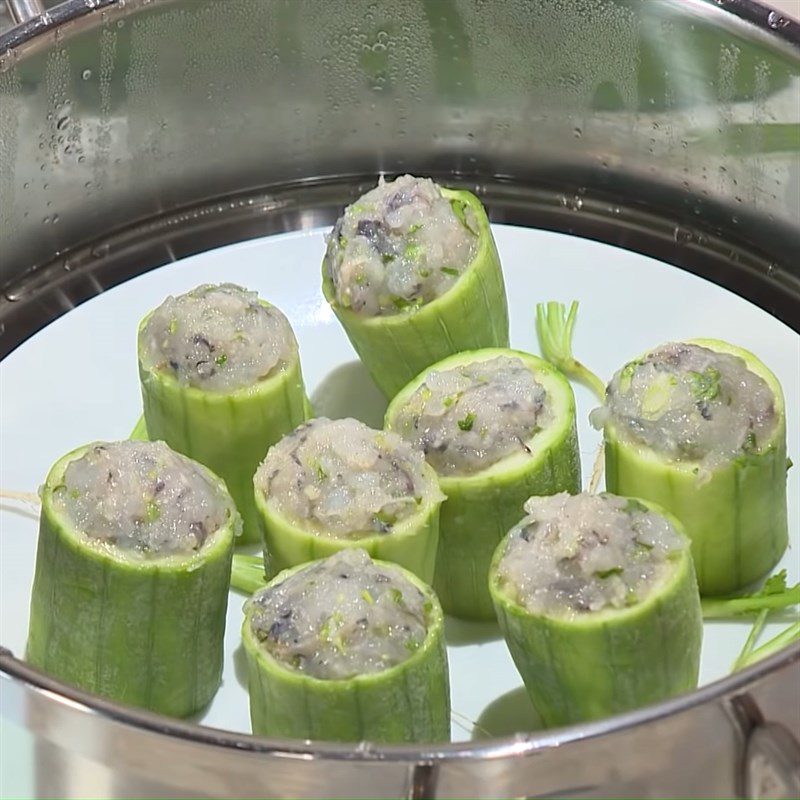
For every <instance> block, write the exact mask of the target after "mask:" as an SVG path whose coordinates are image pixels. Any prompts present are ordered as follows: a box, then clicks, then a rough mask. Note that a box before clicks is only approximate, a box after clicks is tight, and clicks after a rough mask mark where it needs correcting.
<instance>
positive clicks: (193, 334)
mask: <svg viewBox="0 0 800 800" xmlns="http://www.w3.org/2000/svg"><path fill="white" fill-rule="evenodd" d="M139 344H140V353H141V358H142V362H143V364H144V365H145V366H146V367H147V368H148V369H153V370H158V371H160V372H166V373H168V374H170V375H172V376H173V377H174V378H175V379H176V380H177V381H178V382H179V383H181V384H183V385H186V386H194V387H197V388H199V389H203V390H205V391H210V392H234V391H237V390H239V389H243V388H245V387H248V386H252V385H253V384H255V383H257V382H258V381H261V380H264V379H265V378H268V377H270V376H272V375H274V374H275V373H276V372H277V371H279V370H280V369H282V368H283V366H284V365H285V364H287V363H288V362H289V361H290V360H291V359H292V358H294V357H295V355H296V352H297V342H296V341H295V338H294V334H293V333H292V329H291V327H290V326H289V322H288V320H287V319H286V317H285V316H284V315H283V314H282V313H281V312H280V311H279V310H278V309H277V308H275V307H274V306H266V305H264V304H263V303H261V302H260V301H259V299H258V295H257V294H256V293H255V292H249V291H247V290H246V289H242V288H241V287H239V286H235V285H234V284H231V283H223V284H220V285H219V286H213V285H209V284H205V285H203V286H198V287H197V288H196V289H193V290H192V291H190V292H187V293H186V294H182V295H180V296H178V297H168V298H167V299H166V300H165V301H164V302H163V303H162V304H161V305H160V306H159V307H158V308H157V309H156V310H155V311H154V312H153V313H152V314H151V315H150V318H149V319H148V321H147V323H146V325H145V327H144V329H143V330H142V332H141V334H140V342H139Z"/></svg>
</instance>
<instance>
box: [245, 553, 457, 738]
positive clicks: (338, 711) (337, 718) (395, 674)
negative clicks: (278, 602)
mask: <svg viewBox="0 0 800 800" xmlns="http://www.w3.org/2000/svg"><path fill="white" fill-rule="evenodd" d="M376 563H378V564H380V563H381V562H376ZM304 566H306V565H302V566H300V567H295V568H293V569H291V570H287V571H286V572H283V573H281V574H279V575H278V576H277V577H276V578H275V579H274V580H273V581H271V584H275V583H280V582H282V581H283V580H285V579H286V578H288V577H289V576H290V575H292V574H294V573H296V572H298V571H299V570H301V569H303V567H304ZM404 576H405V577H406V578H407V579H408V580H409V581H411V582H412V583H413V584H414V585H415V586H418V587H419V588H420V589H421V590H422V591H423V592H424V594H425V596H426V598H427V599H428V600H429V601H430V602H431V610H430V612H429V613H428V620H427V622H428V631H427V635H426V637H425V641H424V642H423V643H422V645H421V647H420V648H419V650H417V651H416V652H415V653H413V654H412V655H411V656H409V658H408V659H407V660H406V661H404V662H402V663H401V664H397V665H396V666H394V667H390V668H389V669H386V670H384V671H383V672H376V673H370V674H365V675H357V676H355V677H353V678H348V679H346V680H322V679H319V678H314V677H311V676H309V675H305V674H303V673H302V672H298V671H296V670H293V669H291V668H290V667H287V666H284V665H283V664H282V663H280V662H279V661H278V660H277V659H275V658H273V656H272V655H271V654H270V653H268V652H267V651H266V650H265V649H264V648H263V647H261V645H260V644H259V642H258V640H257V638H256V637H255V635H254V634H253V631H252V627H251V618H250V616H249V614H248V612H247V607H246V606H245V620H244V624H243V626H242V640H243V643H244V650H245V654H246V656H247V667H248V684H249V692H250V719H251V723H252V729H253V733H254V734H256V735H261V736H280V737H289V738H293V739H317V740H324V741H346V742H360V741H370V742H381V743H400V742H443V741H449V739H450V689H449V681H448V672H447V650H446V647H445V641H444V621H443V616H442V610H441V607H440V606H439V603H438V601H437V599H436V596H435V595H434V594H433V592H432V591H431V589H430V587H428V586H426V585H425V584H424V583H422V582H421V581H420V580H418V579H417V578H416V577H415V576H414V575H413V574H411V573H408V572H407V571H404Z"/></svg>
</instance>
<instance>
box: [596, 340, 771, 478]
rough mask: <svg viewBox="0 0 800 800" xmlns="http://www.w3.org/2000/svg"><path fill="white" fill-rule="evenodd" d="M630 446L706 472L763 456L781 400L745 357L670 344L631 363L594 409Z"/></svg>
mask: <svg viewBox="0 0 800 800" xmlns="http://www.w3.org/2000/svg"><path fill="white" fill-rule="evenodd" d="M591 418H592V422H593V423H594V424H595V425H596V426H597V427H602V426H603V425H605V424H606V422H608V421H611V422H613V424H614V426H615V429H616V430H617V431H618V432H619V433H620V435H622V436H623V437H625V438H626V439H627V440H629V441H633V442H639V443H642V444H644V445H646V446H647V447H650V448H652V449H654V450H655V451H656V452H658V453H660V454H662V455H664V456H666V457H668V458H671V459H674V460H676V461H697V462H699V466H700V468H701V469H703V470H704V471H707V470H710V469H713V468H714V467H715V466H718V465H719V464H722V463H724V462H726V461H729V460H731V459H733V458H735V457H737V456H739V455H742V454H743V453H756V452H758V451H759V448H760V447H761V446H762V445H763V444H764V443H765V442H766V441H767V440H768V439H769V437H770V435H771V433H772V431H773V430H774V427H775V422H776V415H775V397H774V395H773V393H772V390H771V389H770V388H769V386H768V385H767V383H766V381H764V380H763V378H761V377H759V376H758V375H756V374H755V373H754V372H751V371H750V370H749V369H748V368H747V365H746V364H745V362H744V360H743V359H741V358H739V357H738V356H734V355H730V354H728V353H717V352H715V351H713V350H710V349H708V348H706V347H701V346H700V345H695V344H689V343H670V344H666V345H663V346H661V347H659V348H657V349H656V350H653V351H652V352H650V353H648V354H647V356H645V357H644V358H642V359H638V360H636V361H632V362H630V363H629V364H626V365H625V366H624V367H623V368H622V369H621V370H620V371H619V372H617V373H616V375H614V377H613V378H612V380H611V383H609V385H608V391H607V395H606V405H605V406H604V407H603V408H601V409H597V410H596V411H594V412H592V417H591Z"/></svg>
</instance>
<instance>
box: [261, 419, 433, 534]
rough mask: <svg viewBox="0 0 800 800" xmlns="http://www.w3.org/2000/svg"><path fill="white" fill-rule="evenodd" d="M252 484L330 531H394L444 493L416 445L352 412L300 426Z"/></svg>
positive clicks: (291, 515) (296, 517)
mask: <svg viewBox="0 0 800 800" xmlns="http://www.w3.org/2000/svg"><path fill="white" fill-rule="evenodd" d="M255 485H256V488H257V489H258V490H259V491H261V492H263V493H264V496H265V497H266V498H267V500H268V502H269V503H270V504H272V505H274V506H275V508H277V510H278V511H279V512H280V513H281V514H283V515H284V516H285V517H287V518H288V519H290V520H292V521H293V522H295V523H297V524H300V525H302V526H303V527H306V528H308V529H309V530H311V531H313V532H314V533H316V534H318V535H321V536H330V537H333V538H351V539H359V538H363V537H365V536H372V535H374V534H376V533H378V534H389V533H391V532H392V531H393V530H394V529H395V526H396V525H398V524H399V523H402V522H403V521H404V520H405V519H407V518H409V517H411V516H412V515H414V514H416V513H417V512H418V510H419V507H420V505H421V504H422V503H425V502H428V503H430V502H437V501H439V500H440V499H442V495H441V493H440V491H439V487H438V484H437V481H436V478H435V476H434V475H433V473H432V472H431V471H430V470H428V468H427V467H426V465H425V459H424V458H423V455H422V453H421V452H420V451H419V450H417V449H415V448H413V447H412V446H410V445H409V444H407V443H406V442H404V441H403V440H402V439H401V438H400V437H399V436H398V435H397V434H395V433H388V432H384V431H375V430H372V429H371V428H368V427H367V426H366V425H364V424H363V423H361V422H358V421H357V420H354V419H341V420H329V419H325V418H322V417H320V418H318V419H314V420H311V421H310V422H308V423H306V424H304V425H301V426H300V427H299V428H298V429H297V430H296V431H295V432H294V433H293V434H291V435H290V436H287V437H285V438H284V439H282V440H281V441H280V442H279V443H278V444H277V445H275V446H274V447H272V448H271V449H270V451H269V453H268V454H267V457H266V459H265V460H264V462H263V463H262V465H261V466H260V467H259V469H258V471H257V472H256V476H255Z"/></svg>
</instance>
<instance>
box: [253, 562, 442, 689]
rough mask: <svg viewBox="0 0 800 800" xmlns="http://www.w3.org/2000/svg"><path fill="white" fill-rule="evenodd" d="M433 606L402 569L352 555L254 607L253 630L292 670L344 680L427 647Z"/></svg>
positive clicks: (317, 568) (267, 592)
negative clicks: (423, 646) (424, 646)
mask: <svg viewBox="0 0 800 800" xmlns="http://www.w3.org/2000/svg"><path fill="white" fill-rule="evenodd" d="M430 610H431V601H430V600H428V599H427V598H426V597H425V595H424V594H423V593H422V592H421V591H420V590H419V589H418V588H417V587H416V586H414V584H412V583H411V582H410V581H409V580H408V579H407V578H405V577H404V576H403V574H402V573H401V572H400V570H399V569H395V568H393V567H390V566H385V565H378V564H375V563H374V562H373V561H372V560H371V559H370V557H369V556H368V555H367V553H366V552H365V551H364V550H360V549H345V550H341V551H340V552H338V553H336V554H335V555H333V556H330V557H329V558H326V559H325V560H324V561H319V562H316V563H314V564H312V565H310V566H308V567H306V568H305V569H303V570H301V571H299V572H296V573H294V574H293V575H292V576H291V577H289V578H287V579H286V580H284V581H283V582H282V583H280V584H279V585H277V586H272V587H268V588H266V589H263V590H262V591H260V592H259V593H258V594H257V595H255V596H254V597H253V599H252V600H251V601H250V602H249V607H248V611H249V612H250V613H251V623H250V624H251V626H252V631H253V633H254V635H255V636H256V638H257V639H258V640H259V641H260V642H261V644H262V646H263V647H264V648H265V649H266V650H267V651H268V652H269V653H270V654H271V655H272V656H273V657H274V658H275V659H277V660H278V661H280V662H281V663H282V664H285V665H286V666H287V667H290V668H292V669H295V670H297V671H298V672H302V673H305V674H307V675H310V676H312V677H314V678H321V679H323V680H343V679H347V678H352V677H354V676H356V675H365V674H369V673H375V672H381V671H383V670H385V669H388V668H390V667H393V666H396V665H397V664H402V663H403V662H404V661H406V660H407V659H408V658H409V657H410V656H411V655H412V654H413V653H414V652H416V651H417V650H418V649H419V648H420V647H421V646H422V644H423V643H424V641H425V637H426V636H427V629H428V627H427V626H428V619H427V618H428V615H429V614H430Z"/></svg>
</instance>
